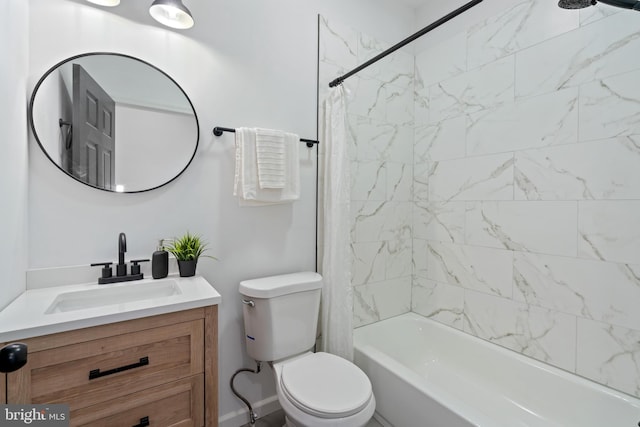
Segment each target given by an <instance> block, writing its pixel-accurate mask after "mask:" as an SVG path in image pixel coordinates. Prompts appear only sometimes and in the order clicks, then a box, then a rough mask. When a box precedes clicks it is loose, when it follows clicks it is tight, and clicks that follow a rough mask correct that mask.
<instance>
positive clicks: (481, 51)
mask: <svg viewBox="0 0 640 427" xmlns="http://www.w3.org/2000/svg"><path fill="white" fill-rule="evenodd" d="M579 25H580V22H579V15H578V14H577V13H561V11H558V5H557V2H553V1H548V0H521V1H518V2H517V3H515V4H513V6H511V7H508V8H506V9H505V10H504V12H502V13H501V14H499V15H495V16H493V17H490V18H488V19H485V20H484V21H482V22H480V23H478V24H476V25H474V26H473V27H471V28H470V29H469V31H468V33H467V34H468V46H469V47H468V66H469V69H473V68H476V67H478V66H481V65H484V64H487V63H489V62H492V61H495V60H496V59H498V58H502V57H504V56H506V55H509V54H511V53H513V52H517V51H519V50H522V49H525V48H527V47H530V46H533V45H535V44H537V43H540V42H543V41H545V40H548V39H551V38H553V37H556V36H558V35H560V34H563V33H566V32H567V31H571V30H574V29H576V28H578V27H579Z"/></svg>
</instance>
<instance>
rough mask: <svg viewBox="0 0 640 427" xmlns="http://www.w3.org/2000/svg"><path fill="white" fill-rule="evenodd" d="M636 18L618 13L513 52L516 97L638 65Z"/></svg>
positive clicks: (639, 28) (638, 26) (639, 35)
mask: <svg viewBox="0 0 640 427" xmlns="http://www.w3.org/2000/svg"><path fill="white" fill-rule="evenodd" d="M639 49H640V21H639V20H638V19H637V16H635V15H634V14H632V13H618V14H615V15H612V16H610V17H608V18H606V19H601V20H599V21H597V22H594V23H592V24H590V25H585V26H583V27H580V28H579V29H577V30H575V31H571V32H568V33H566V34H564V35H562V36H560V37H555V38H554V39H552V40H548V41H546V42H543V43H540V44H538V45H535V46H533V47H531V48H529V49H525V50H522V51H520V52H518V53H517V54H516V75H517V76H518V77H517V80H516V90H515V94H516V97H526V96H532V95H537V94H542V93H548V92H553V91H555V90H558V89H563V88H566V87H572V86H578V85H580V84H584V83H588V82H590V81H593V80H596V79H599V78H604V77H608V76H611V75H614V74H620V73H623V72H626V71H631V70H634V69H637V68H640V55H637V52H638V50H639Z"/></svg>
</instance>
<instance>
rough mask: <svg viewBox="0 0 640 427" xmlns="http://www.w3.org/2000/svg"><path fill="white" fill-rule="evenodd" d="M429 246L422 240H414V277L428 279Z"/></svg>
mask: <svg viewBox="0 0 640 427" xmlns="http://www.w3.org/2000/svg"><path fill="white" fill-rule="evenodd" d="M428 251H429V244H428V242H427V241H426V240H424V239H422V238H415V237H414V239H413V275H414V276H419V277H422V278H426V277H427V275H428V272H427V253H428Z"/></svg>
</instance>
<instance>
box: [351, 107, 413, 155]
mask: <svg viewBox="0 0 640 427" xmlns="http://www.w3.org/2000/svg"><path fill="white" fill-rule="evenodd" d="M350 111H351V110H350ZM350 127H351V132H353V138H354V141H355V142H354V144H355V157H352V158H356V159H358V160H379V161H383V160H391V161H396V162H403V163H412V161H413V126H409V125H397V124H390V123H386V122H384V121H380V120H374V119H371V118H368V117H363V116H353V118H352V119H351V121H350Z"/></svg>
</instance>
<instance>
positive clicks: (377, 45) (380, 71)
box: [357, 33, 414, 87]
mask: <svg viewBox="0 0 640 427" xmlns="http://www.w3.org/2000/svg"><path fill="white" fill-rule="evenodd" d="M389 47H391V45H390V44H389V43H386V42H382V41H379V40H376V39H374V38H372V37H370V36H368V35H366V34H363V33H360V34H359V37H358V52H357V57H358V64H363V63H365V62H367V61H368V60H370V59H371V58H373V57H375V56H376V55H378V54H380V53H382V52H383V51H385V50H386V49H388V48H389ZM413 68H414V58H413V55H412V54H411V53H410V52H408V51H406V50H403V49H400V50H397V51H395V52H394V53H392V54H391V55H388V56H386V57H384V58H383V59H381V60H379V61H378V62H376V63H374V64H372V65H370V66H369V67H367V68H365V69H364V70H362V71H361V73H363V74H364V75H368V76H370V77H375V78H377V79H379V80H383V81H386V82H389V83H390V84H393V85H395V86H399V87H407V86H411V85H412V83H413Z"/></svg>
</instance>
